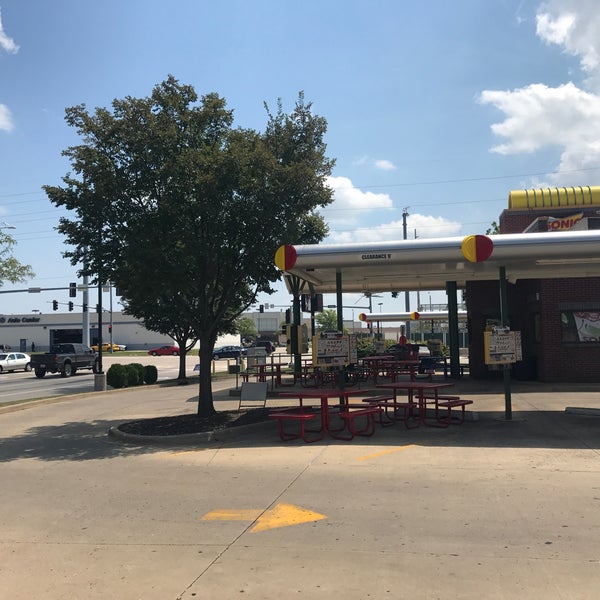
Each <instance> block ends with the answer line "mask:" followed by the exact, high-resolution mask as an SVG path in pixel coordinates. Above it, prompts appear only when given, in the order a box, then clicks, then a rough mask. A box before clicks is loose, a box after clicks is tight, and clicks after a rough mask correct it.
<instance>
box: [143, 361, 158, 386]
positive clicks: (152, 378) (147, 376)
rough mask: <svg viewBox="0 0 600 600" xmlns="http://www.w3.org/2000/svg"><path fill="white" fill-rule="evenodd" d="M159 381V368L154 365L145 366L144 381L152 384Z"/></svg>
mask: <svg viewBox="0 0 600 600" xmlns="http://www.w3.org/2000/svg"><path fill="white" fill-rule="evenodd" d="M157 381H158V369H157V368H156V367H155V366H154V365H145V366H144V383H147V384H148V385H152V384H153V383H156V382H157Z"/></svg>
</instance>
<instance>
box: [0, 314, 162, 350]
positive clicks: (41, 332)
mask: <svg viewBox="0 0 600 600" xmlns="http://www.w3.org/2000/svg"><path fill="white" fill-rule="evenodd" d="M82 322H83V318H82V313H75V312H73V313H70V312H69V313H49V314H43V313H33V314H30V315H3V314H0V344H4V345H7V346H10V347H11V349H13V350H19V351H21V352H31V351H32V350H35V351H47V350H48V349H49V348H50V346H51V345H52V344H55V343H59V342H81V341H82V339H83V338H82V331H83V326H82ZM111 323H112V325H111ZM89 324H90V344H94V343H95V342H97V340H98V318H97V315H96V313H89ZM110 327H112V341H113V343H115V344H125V345H126V346H127V348H128V349H130V350H147V349H149V348H154V347H156V346H162V345H166V344H172V343H173V340H172V339H171V338H170V337H169V336H165V335H161V334H160V333H156V332H154V331H149V330H147V329H146V328H145V327H144V323H143V322H142V321H140V320H139V319H135V318H133V317H131V316H129V315H124V314H123V313H121V312H113V313H112V318H111V319H109V320H108V322H107V317H106V316H105V317H104V318H103V323H102V341H103V342H108V341H110V339H111V332H110V331H109V328H110Z"/></svg>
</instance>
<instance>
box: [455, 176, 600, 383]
mask: <svg viewBox="0 0 600 600" xmlns="http://www.w3.org/2000/svg"><path fill="white" fill-rule="evenodd" d="M499 228H500V233H501V234H512V233H525V234H530V235H532V236H535V235H537V234H539V233H553V232H556V233H558V232H564V231H582V230H597V229H600V187H587V186H586V187H577V188H552V189H544V190H540V189H537V190H535V189H531V190H518V191H513V192H510V194H509V199H508V208H507V209H506V210H504V211H503V212H502V214H501V215H500V221H499ZM492 238H493V236H492ZM595 260H596V262H597V263H600V256H597V257H595ZM593 261H594V257H590V259H589V264H593ZM554 264H555V273H554V275H555V276H554V277H552V278H547V279H518V280H516V281H514V282H512V283H509V284H508V286H507V287H508V289H507V292H508V307H509V314H508V320H509V325H510V328H511V329H512V330H515V331H520V332H521V340H522V350H523V360H522V361H520V362H518V363H516V364H515V365H514V366H513V375H514V376H515V378H517V379H524V380H537V379H539V380H540V381H546V382H600V277H592V276H590V277H580V276H578V277H573V278H570V277H569V271H570V269H571V268H575V263H574V262H571V260H570V259H569V258H567V257H565V258H564V260H562V261H561V260H560V259H557V260H555V261H554ZM598 266H599V267H600V265H598ZM498 294H499V284H498V282H497V281H485V282H481V281H470V282H467V293H466V299H467V306H468V309H469V321H468V324H469V339H470V342H471V345H470V352H469V356H470V369H471V374H472V376H474V377H478V378H484V377H493V376H494V374H495V373H494V369H492V368H490V367H489V366H486V365H485V364H484V361H483V355H484V348H483V339H484V336H483V332H484V331H485V330H486V329H489V327H491V326H493V325H494V324H498V323H499V321H500V311H499V306H498Z"/></svg>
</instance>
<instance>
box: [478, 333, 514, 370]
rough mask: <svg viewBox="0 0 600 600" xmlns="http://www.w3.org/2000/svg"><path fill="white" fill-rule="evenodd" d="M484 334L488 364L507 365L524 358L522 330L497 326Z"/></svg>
mask: <svg viewBox="0 0 600 600" xmlns="http://www.w3.org/2000/svg"><path fill="white" fill-rule="evenodd" d="M483 335H484V340H485V364H486V365H507V364H511V363H515V362H517V361H519V360H523V351H522V348H521V332H520V331H508V330H507V329H505V328H497V329H494V330H492V331H486V332H484V334H483Z"/></svg>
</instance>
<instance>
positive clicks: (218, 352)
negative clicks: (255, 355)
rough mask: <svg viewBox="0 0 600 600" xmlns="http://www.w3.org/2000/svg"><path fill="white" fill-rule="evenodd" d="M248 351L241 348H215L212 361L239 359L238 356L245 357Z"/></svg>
mask: <svg viewBox="0 0 600 600" xmlns="http://www.w3.org/2000/svg"><path fill="white" fill-rule="evenodd" d="M247 353H248V350H246V348H242V347H241V346H223V347H221V348H215V349H214V350H213V360H218V359H219V358H239V356H240V355H241V356H246V354H247Z"/></svg>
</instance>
